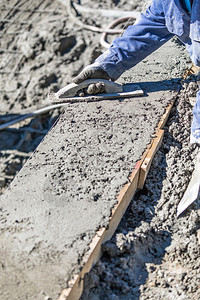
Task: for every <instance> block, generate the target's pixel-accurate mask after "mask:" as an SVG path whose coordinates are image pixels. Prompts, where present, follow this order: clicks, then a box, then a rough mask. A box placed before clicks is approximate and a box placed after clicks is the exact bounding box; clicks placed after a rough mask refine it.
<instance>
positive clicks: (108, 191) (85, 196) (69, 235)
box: [0, 42, 187, 300]
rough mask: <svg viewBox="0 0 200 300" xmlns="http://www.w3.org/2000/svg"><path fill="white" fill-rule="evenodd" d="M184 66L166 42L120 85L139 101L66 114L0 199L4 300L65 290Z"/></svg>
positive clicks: (70, 109)
mask: <svg viewBox="0 0 200 300" xmlns="http://www.w3.org/2000/svg"><path fill="white" fill-rule="evenodd" d="M169 54H170V56H169ZM155 61H156V62H157V63H155ZM174 61H176V69H174ZM186 67H187V56H186V55H185V52H183V48H182V47H180V46H177V44H175V43H174V42H169V43H168V44H167V45H165V46H163V47H162V48H161V49H160V50H158V52H156V53H154V54H153V55H152V56H150V57H149V58H148V59H146V60H145V61H144V62H142V63H141V64H139V65H138V66H137V67H136V68H134V70H132V71H129V72H127V73H125V74H124V75H123V76H122V78H121V79H120V82H125V83H128V82H133V81H135V82H140V84H141V87H142V88H143V89H144V91H145V93H146V96H145V97H142V98H141V97H140V98H134V99H133V98H132V99H125V100H124V101H118V100H116V101H115V100H114V101H113V100H112V101H103V102H98V103H84V104H71V105H70V104H69V105H68V106H67V107H66V110H65V112H64V113H63V114H62V115H61V117H60V119H59V121H58V123H57V124H56V125H55V126H54V127H53V128H52V130H51V131H50V132H49V133H48V134H47V136H46V137H45V139H44V140H43V141H42V143H41V144H40V145H39V147H38V148H37V149H36V151H35V152H34V154H33V155H32V156H31V158H30V159H29V160H28V161H27V163H26V164H25V166H24V167H23V169H22V170H21V171H20V172H19V174H18V175H17V176H16V178H15V180H14V181H13V182H12V184H11V185H10V187H9V189H8V190H7V191H6V192H5V193H4V195H3V196H2V197H1V200H0V201H1V202H0V206H1V234H0V245H1V247H0V249H1V250H0V251H1V279H0V285H1V291H0V293H1V297H2V298H3V299H10V298H12V299H21V300H23V299H27V298H28V299H29V298H34V299H45V297H51V298H52V299H55V298H56V297H57V296H58V295H59V293H60V292H61V290H62V289H63V288H65V287H67V281H68V280H69V279H70V277H71V275H72V274H73V273H74V272H75V273H76V272H78V271H79V270H80V268H81V267H82V262H81V258H82V256H83V254H84V253H85V252H86V250H87V248H88V245H89V243H90V241H91V239H92V237H93V236H94V235H95V232H96V230H97V229H98V228H99V227H101V226H107V225H108V221H109V216H110V211H111V208H112V207H113V205H114V204H115V203H116V196H117V195H118V193H119V191H120V189H121V188H122V187H123V185H124V184H125V183H126V182H127V180H128V176H129V174H130V173H131V171H132V168H133V166H134V164H135V162H136V161H137V160H138V159H139V158H140V157H141V155H142V153H143V152H144V150H145V149H146V146H147V145H148V143H149V142H150V140H151V138H152V136H153V134H154V131H155V128H156V125H157V123H158V121H159V119H160V117H161V116H162V114H163V113H164V110H165V107H166V106H167V104H168V103H169V101H170V99H171V98H172V96H173V93H172V92H171V90H173V89H175V88H176V87H177V85H178V83H177V78H178V77H180V76H181V73H182V72H183V70H184V69H185V68H186ZM172 77H174V78H175V80H170V78H172ZM16 282H17V285H16ZM13 289H14V292H13Z"/></svg>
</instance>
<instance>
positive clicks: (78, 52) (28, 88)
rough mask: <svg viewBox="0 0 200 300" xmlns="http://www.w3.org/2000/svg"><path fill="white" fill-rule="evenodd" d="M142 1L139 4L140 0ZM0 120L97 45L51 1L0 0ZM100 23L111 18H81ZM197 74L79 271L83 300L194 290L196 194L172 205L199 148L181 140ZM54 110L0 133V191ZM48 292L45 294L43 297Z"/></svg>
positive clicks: (56, 82)
mask: <svg viewBox="0 0 200 300" xmlns="http://www.w3.org/2000/svg"><path fill="white" fill-rule="evenodd" d="M81 4H83V5H85V6H91V7H94V8H96V9H98V8H109V9H123V10H131V9H137V10H141V6H142V5H141V1H127V0H123V1H114V0H113V1H112V0H107V1H101V2H100V3H98V2H96V1H93V0H85V1H81ZM142 4H143V3H142ZM0 14H1V25H0V35H1V44H0V56H1V61H0V74H1V81H0V94H1V104H0V124H3V123H6V122H8V121H10V120H12V119H13V118H15V117H16V116H18V115H19V114H25V113H27V112H29V111H32V110H34V109H36V108H38V107H42V106H44V105H47V104H50V103H49V100H48V99H47V94H48V93H49V92H52V91H56V90H58V89H59V88H61V87H63V86H64V85H66V84H67V83H70V82H71V80H72V78H73V77H74V76H75V75H76V74H77V73H78V72H79V71H80V70H81V69H82V68H83V66H85V65H88V64H89V63H91V62H93V60H94V59H95V58H96V57H97V56H98V55H99V54H100V53H101V52H102V51H103V49H102V47H101V46H100V45H99V36H100V35H99V34H97V33H94V32H91V31H86V30H83V29H82V28H80V26H78V25H77V24H75V23H74V21H72V20H71V19H70V18H69V15H68V13H67V9H66V10H65V9H63V6H62V4H60V3H59V2H58V1H50V0H45V1H41V0H40V1H34V2H33V1H23V0H10V1H5V0H3V1H1V2H0ZM81 19H82V20H83V21H84V22H87V23H88V24H92V25H97V26H102V25H106V24H109V23H110V22H111V21H112V20H111V19H108V18H102V17H101V16H99V15H97V16H95V19H94V16H93V15H91V14H89V13H88V15H84V16H82V18H81ZM199 81H200V77H199V76H198V75H197V76H191V77H190V78H189V79H187V80H186V81H185V82H184V83H183V88H182V90H181V92H180V95H179V97H178V99H177V101H176V104H175V107H174V108H173V111H172V114H171V116H170V119H169V121H168V123H167V125H166V127H165V137H164V141H163V143H162V146H161V148H160V150H159V151H158V153H157V154H156V158H155V159H154V162H153V165H152V167H151V170H150V173H149V175H148V177H147V180H146V183H145V186H144V189H143V190H142V191H140V192H138V193H137V195H136V196H135V198H134V199H133V201H132V203H131V205H130V207H129V209H128V211H127V213H126V215H125V216H124V218H123V219H122V221H121V223H120V226H119V227H118V229H117V232H116V234H115V235H114V236H113V238H112V240H111V241H109V242H107V243H106V244H105V245H104V246H103V251H104V254H103V256H102V259H101V260H100V261H99V262H98V263H97V265H96V266H95V267H94V268H93V269H92V270H91V272H90V273H89V274H88V275H87V278H86V280H85V290H84V293H83V296H82V299H83V300H86V299H87V300H97V299H98V300H99V299H105V300H106V299H110V300H118V299H133V300H134V299H152V300H153V299H175V298H176V299H180V300H182V299H195V300H196V299H200V274H199V267H200V258H199V255H200V250H199V246H200V222H199V217H200V200H198V201H196V202H195V203H194V204H193V205H192V206H191V207H190V209H189V210H188V211H187V212H186V213H185V214H184V215H183V216H182V217H180V218H179V219H177V218H176V208H177V204H178V203H179V201H180V199H181V197H182V196H183V193H184V191H185V189H186V188H187V184H188V182H189V179H190V176H191V173H192V171H193V169H194V164H195V157H196V155H197V153H198V151H199V147H197V146H195V145H192V146H191V145H190V144H189V134H190V124H191V118H192V108H193V103H194V97H195V94H196V91H197V89H198V85H199ZM59 113H60V110H54V111H51V112H50V113H47V114H45V115H41V116H39V117H37V118H34V119H31V120H30V119H28V120H27V121H24V122H23V123H20V124H17V125H15V126H13V127H12V128H7V129H6V130H4V131H1V132H0V193H3V192H4V191H5V189H6V188H7V187H8V186H9V184H10V182H11V181H12V180H13V178H14V176H15V175H16V174H17V173H18V172H19V170H20V169H21V167H22V166H23V164H24V163H25V162H26V160H27V159H28V157H29V156H30V155H31V153H32V152H33V151H34V149H35V148H36V147H37V145H38V144H39V143H40V141H41V140H42V139H43V137H44V135H45V134H46V133H47V131H48V130H49V129H50V128H51V126H52V125H53V124H54V122H55V121H56V119H57V117H58V115H59ZM49 300H50V299H49Z"/></svg>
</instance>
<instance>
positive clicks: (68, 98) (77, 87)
mask: <svg viewBox="0 0 200 300" xmlns="http://www.w3.org/2000/svg"><path fill="white" fill-rule="evenodd" d="M96 83H103V84H104V87H105V92H104V93H102V94H95V95H85V96H79V95H80V91H81V90H84V89H85V88H87V87H88V86H89V85H90V84H96ZM143 95H144V92H143V90H142V89H141V88H140V86H139V85H138V84H135V83H128V84H123V85H122V84H118V83H115V82H112V81H110V80H105V79H87V80H85V81H83V82H81V83H79V84H76V83H70V84H68V85H67V86H65V87H64V88H62V89H60V90H59V91H58V92H57V93H51V94H49V97H50V100H51V101H52V102H53V103H64V102H70V103H73V102H84V101H85V102H90V101H98V100H106V99H107V100H108V99H109V100H110V99H120V98H130V97H136V96H143Z"/></svg>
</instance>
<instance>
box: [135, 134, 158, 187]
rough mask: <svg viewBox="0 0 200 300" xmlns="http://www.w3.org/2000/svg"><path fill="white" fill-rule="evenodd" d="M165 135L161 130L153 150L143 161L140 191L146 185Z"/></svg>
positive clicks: (150, 150) (139, 184)
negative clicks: (153, 161)
mask: <svg viewBox="0 0 200 300" xmlns="http://www.w3.org/2000/svg"><path fill="white" fill-rule="evenodd" d="M163 135H164V130H162V129H160V130H159V131H158V133H157V136H156V138H155V139H154V141H153V144H152V146H151V148H150V149H149V152H148V154H147V156H146V157H145V159H144V161H143V164H142V166H141V168H140V177H139V182H138V189H142V188H143V186H144V183H145V180H146V177H147V175H148V172H149V169H150V166H151V163H152V160H153V158H154V156H155V154H156V152H157V151H158V149H159V147H160V145H161V143H162V139H163Z"/></svg>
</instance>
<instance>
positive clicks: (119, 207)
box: [58, 92, 178, 300]
mask: <svg viewBox="0 0 200 300" xmlns="http://www.w3.org/2000/svg"><path fill="white" fill-rule="evenodd" d="M177 95H178V92H177V93H176V95H175V96H174V97H173V99H172V100H171V102H170V104H169V105H168V106H167V108H166V110H165V113H164V114H163V116H162V117H161V119H160V121H159V123H158V126H157V127H156V130H155V137H154V138H153V139H152V141H151V143H150V144H149V145H148V146H147V149H146V150H145V152H144V153H143V155H142V157H141V159H140V160H139V161H138V162H137V163H136V164H135V166H134V168H133V171H132V173H131V175H130V177H129V183H127V184H126V185H125V186H124V187H123V188H122V190H121V191H120V193H119V195H118V197H117V200H118V201H117V203H116V205H115V206H114V208H113V209H112V214H111V217H110V223H109V227H108V228H107V229H106V228H101V229H100V230H99V231H98V232H97V233H96V235H95V236H94V238H93V240H92V242H91V244H90V249H89V250H88V251H87V253H86V254H85V255H84V257H83V262H85V264H84V267H83V269H82V270H81V272H80V273H79V274H76V275H75V276H74V277H73V279H72V280H70V282H68V285H69V288H67V289H64V290H63V291H62V293H61V295H60V296H59V298H58V300H78V299H79V298H80V296H81V294H82V291H83V284H84V280H83V279H84V275H85V274H86V273H88V272H89V271H90V269H91V268H92V266H93V265H94V264H95V263H96V262H97V261H98V260H99V258H100V257H101V254H102V253H101V245H102V244H103V243H104V242H105V241H107V240H109V239H110V238H111V237H112V235H113V234H114V232H115V230H116V228H117V226H118V224H119V222H120V221H121V218H122V216H123V214H124V212H125V211H126V209H127V207H128V205H129V204H130V202H131V199H132V198H133V196H134V194H135V192H136V191H137V190H138V189H140V188H142V187H143V185H144V182H145V179H146V177H147V174H148V172H149V169H150V166H151V163H152V160H153V158H154V156H155V154H156V152H157V151H158V149H159V147H160V145H161V143H162V139H163V135H164V130H163V129H162V128H163V127H164V126H165V124H166V122H167V120H168V117H169V115H170V112H171V109H172V107H173V105H174V102H175V100H176V98H177Z"/></svg>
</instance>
